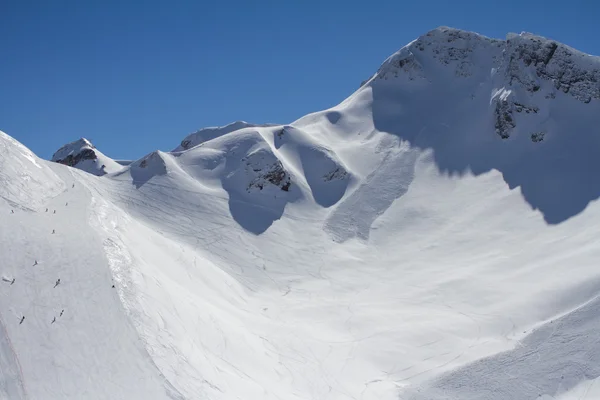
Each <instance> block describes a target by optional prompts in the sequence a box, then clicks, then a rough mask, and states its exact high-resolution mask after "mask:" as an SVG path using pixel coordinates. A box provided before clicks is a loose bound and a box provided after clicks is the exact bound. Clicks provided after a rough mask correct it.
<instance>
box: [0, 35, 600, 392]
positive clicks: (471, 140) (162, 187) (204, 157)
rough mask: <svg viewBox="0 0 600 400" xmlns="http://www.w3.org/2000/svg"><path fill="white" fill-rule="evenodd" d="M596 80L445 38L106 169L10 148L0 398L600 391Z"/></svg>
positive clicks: (5, 175) (581, 70)
mask: <svg viewBox="0 0 600 400" xmlns="http://www.w3.org/2000/svg"><path fill="white" fill-rule="evenodd" d="M596 69H597V58H594V57H588V56H584V55H582V54H581V53H578V52H576V51H575V50H573V49H570V48H568V47H567V46H564V45H562V44H560V43H555V42H553V41H550V40H546V39H543V38H540V37H536V36H532V35H529V34H522V35H517V36H514V35H510V36H509V38H508V40H506V41H504V40H496V39H489V38H485V37H483V36H481V35H477V34H475V33H471V32H464V31H459V30H455V29H451V28H445V27H442V28H438V29H436V30H433V31H431V32H429V33H427V34H425V35H423V36H421V37H420V38H418V39H416V40H415V41H413V42H411V43H410V44H408V45H407V46H405V47H404V48H403V49H401V50H400V51H399V52H397V53H396V54H394V55H392V56H391V57H390V58H388V60H386V61H385V62H384V63H383V65H382V66H381V68H380V69H379V70H378V71H377V73H375V74H374V75H373V76H372V77H371V78H370V79H368V80H367V81H365V82H363V84H362V85H361V87H360V88H359V89H358V90H357V91H356V92H355V93H353V94H352V95H351V96H350V97H348V98H347V99H346V100H344V101H343V102H342V103H340V104H339V105H337V106H335V107H332V108H330V109H328V110H324V111H320V112H315V113H312V114H309V115H306V116H304V117H302V118H300V119H299V120H297V121H294V122H292V123H290V124H287V125H278V126H273V125H251V124H248V123H244V122H240V123H234V124H231V125H229V126H226V127H221V128H207V129H204V130H200V131H199V132H197V133H196V134H192V135H190V136H188V137H187V138H186V139H184V141H183V143H182V144H181V146H179V147H178V148H177V149H176V151H172V152H161V151H155V152H152V153H150V154H148V155H146V156H144V157H142V158H140V159H138V160H136V161H133V162H120V164H118V165H119V168H120V169H119V170H118V171H116V172H115V173H110V174H107V175H106V176H104V177H102V178H99V177H97V176H93V175H91V174H88V173H85V172H83V171H79V170H78V168H79V163H73V162H71V164H74V165H75V166H76V168H68V167H66V166H64V165H59V164H56V163H48V162H45V161H42V160H39V159H38V158H36V157H35V156H34V155H33V154H31V152H29V151H28V150H27V149H25V148H24V147H23V146H22V145H20V144H18V143H17V142H16V141H14V140H13V139H11V138H9V137H8V136H6V135H2V136H0V146H2V147H0V151H2V153H1V158H0V163H1V164H0V177H2V182H1V183H2V185H0V193H2V198H0V215H1V216H2V217H1V218H0V253H1V254H2V255H3V259H2V263H1V265H0V268H1V270H0V274H1V277H0V322H1V324H2V326H0V396H2V395H4V396H5V397H9V398H17V399H19V398H23V399H25V398H26V399H44V400H46V399H69V398H72V399H81V398H85V399H88V398H90V399H113V398H124V399H161V400H163V399H164V400H169V399H176V400H182V399H211V400H229V399H265V400H281V399H286V400H287V399H290V400H294V399H295V400H306V399H328V400H338V399H339V400H342V399H344V400H347V399H360V400H375V399H376V400H392V399H393V400H397V399H414V400H424V399H427V400H442V399H466V400H468V399H478V400H479V399H481V400H504V399H511V400H512V399H519V400H520V399H532V400H533V399H536V400H537V399H539V400H549V399H560V400H574V399H580V400H581V399H588V400H590V399H593V398H596V397H598V390H596V389H594V385H596V386H597V382H598V381H600V370H599V369H598V365H599V359H598V357H599V355H600V346H599V341H598V340H597V339H596V338H597V336H598V335H597V331H598V328H599V327H600V325H599V319H598V309H599V303H598V291H599V290H600V284H599V282H600V271H599V270H598V267H597V265H598V262H597V260H598V259H599V258H600V246H599V239H598V238H600V223H599V222H600V206H599V205H598V202H597V201H596V200H597V199H598V197H599V196H600V183H599V181H598V179H596V176H595V171H598V170H599V169H600V157H598V149H600V143H599V142H598V141H599V140H600V139H599V137H598V135H596V134H594V132H595V131H596V127H597V126H599V125H600V119H599V118H600V113H599V112H598V110H599V109H598V107H599V102H600V100H599V99H598V98H597V96H596V94H595V93H596V92H595V90H596V88H597V86H595V85H596V83H597V77H596V75H595V74H596V72H594V71H595V70H596ZM90 146H91V145H90ZM72 147H73V146H71V147H69V151H63V152H61V153H65V154H66V156H63V157H61V159H62V160H67V159H68V157H69V154H72V155H74V156H73V157H72V159H71V161H75V158H77V155H78V154H79V155H82V156H84V155H85V154H88V155H90V154H89V153H85V154H83V153H82V152H79V153H77V152H73V153H71V151H70V149H72ZM83 147H85V146H83ZM94 151H95V152H94V154H95V155H96V154H98V153H97V152H96V150H94ZM67 161H68V160H67ZM80 161H81V160H80ZM66 163H67V164H69V162H66ZM517 188H518V189H519V190H515V189H517ZM58 279H60V281H59V280H58ZM586 396H587V397H586Z"/></svg>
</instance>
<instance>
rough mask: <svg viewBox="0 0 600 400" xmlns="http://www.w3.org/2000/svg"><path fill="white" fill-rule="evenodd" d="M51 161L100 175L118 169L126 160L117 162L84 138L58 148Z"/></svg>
mask: <svg viewBox="0 0 600 400" xmlns="http://www.w3.org/2000/svg"><path fill="white" fill-rule="evenodd" d="M52 161H54V162H57V163H60V164H64V165H68V166H70V167H75V168H79V169H80V170H82V171H85V172H89V173H90V174H94V175H98V176H102V175H106V174H110V173H113V172H117V171H120V170H121V169H122V165H126V164H127V161H125V162H124V163H125V164H123V162H121V163H119V162H117V161H115V160H113V159H111V158H109V157H107V156H105V155H104V154H102V153H101V152H100V151H99V150H98V149H96V147H95V146H94V145H93V144H91V143H90V142H89V140H87V139H85V138H81V139H79V140H76V141H74V142H71V143H68V144H66V145H64V146H63V147H61V148H60V149H58V151H57V152H56V153H54V155H53V156H52Z"/></svg>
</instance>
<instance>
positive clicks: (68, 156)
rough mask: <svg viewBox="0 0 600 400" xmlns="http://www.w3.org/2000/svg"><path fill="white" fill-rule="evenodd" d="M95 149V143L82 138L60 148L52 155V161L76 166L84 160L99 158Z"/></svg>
mask: <svg viewBox="0 0 600 400" xmlns="http://www.w3.org/2000/svg"><path fill="white" fill-rule="evenodd" d="M94 149H95V147H94V145H93V144H91V143H90V142H89V141H88V140H87V139H85V138H81V139H79V140H76V141H74V142H72V143H68V144H66V145H64V146H63V147H61V148H60V149H58V151H57V152H56V153H54V155H53V156H52V161H54V162H57V163H59V164H64V165H68V166H69V167H74V166H76V165H77V164H79V162H81V161H83V160H95V159H97V158H98V156H97V155H96V153H95V152H94Z"/></svg>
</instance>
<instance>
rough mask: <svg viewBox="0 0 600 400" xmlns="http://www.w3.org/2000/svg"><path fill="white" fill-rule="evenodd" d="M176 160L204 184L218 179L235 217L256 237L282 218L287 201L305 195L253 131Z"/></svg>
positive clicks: (190, 152)
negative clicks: (205, 181)
mask: <svg viewBox="0 0 600 400" xmlns="http://www.w3.org/2000/svg"><path fill="white" fill-rule="evenodd" d="M177 160H178V162H179V163H180V165H181V167H182V168H183V169H184V170H186V171H188V173H189V174H190V175H192V176H195V177H199V178H200V180H201V182H202V179H204V180H207V181H210V180H211V179H212V180H214V179H218V180H219V181H220V184H221V186H222V188H223V189H224V190H225V191H226V192H227V194H228V196H229V209H230V212H231V215H232V216H233V218H234V219H235V220H236V221H237V222H238V223H239V224H240V225H241V226H242V227H244V229H247V230H248V231H250V232H253V233H256V234H260V233H262V232H264V231H265V230H266V229H268V227H269V226H271V224H272V223H273V222H274V221H276V220H278V219H279V218H281V216H282V214H283V211H284V209H285V207H286V204H287V203H288V202H290V201H295V200H297V199H298V198H300V197H301V196H302V194H301V191H300V189H299V188H298V187H297V185H296V184H295V183H294V182H293V180H292V176H291V175H290V173H289V172H288V171H287V170H286V168H285V167H284V165H283V164H282V163H281V161H280V160H279V159H278V158H277V156H276V155H275V154H274V153H273V151H272V149H271V147H270V146H269V145H268V144H267V142H265V140H264V139H263V137H262V136H261V135H260V133H259V132H258V131H256V130H255V129H252V128H247V129H244V130H241V131H237V132H235V133H232V134H230V135H227V136H222V137H220V138H217V139H214V140H212V141H209V142H206V143H205V144H204V145H200V146H198V147H195V148H193V149H191V150H188V151H186V152H184V153H182V154H180V155H178V156H177ZM207 184H209V183H207Z"/></svg>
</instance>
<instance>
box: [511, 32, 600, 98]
mask: <svg viewBox="0 0 600 400" xmlns="http://www.w3.org/2000/svg"><path fill="white" fill-rule="evenodd" d="M507 45H508V49H509V51H510V57H509V62H508V67H507V74H508V77H509V79H510V83H511V84H513V83H514V82H515V81H516V82H519V83H520V84H522V85H523V86H524V87H525V88H526V89H527V90H528V91H530V92H537V91H538V90H539V89H540V82H539V80H540V79H543V80H549V81H551V82H552V83H553V84H554V88H555V89H556V90H560V91H561V92H563V93H568V94H570V95H571V96H573V97H575V98H576V99H577V100H579V101H582V102H584V103H589V102H590V101H591V100H592V99H600V69H598V68H594V67H591V66H590V68H587V66H585V65H583V64H586V63H585V59H583V58H582V55H581V54H578V53H576V52H575V51H574V50H572V49H570V48H569V47H567V46H565V45H559V44H557V43H555V42H551V41H548V40H545V39H541V38H536V37H533V36H531V37H525V38H520V37H519V38H518V39H517V38H513V39H508V40H507ZM525 70H533V74H528V73H525Z"/></svg>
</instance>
